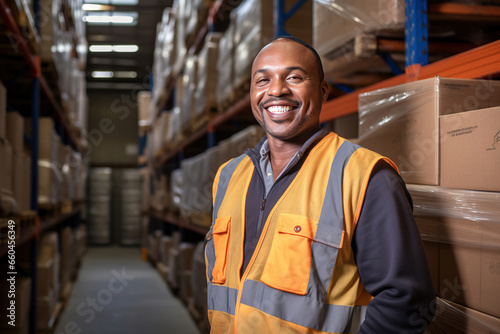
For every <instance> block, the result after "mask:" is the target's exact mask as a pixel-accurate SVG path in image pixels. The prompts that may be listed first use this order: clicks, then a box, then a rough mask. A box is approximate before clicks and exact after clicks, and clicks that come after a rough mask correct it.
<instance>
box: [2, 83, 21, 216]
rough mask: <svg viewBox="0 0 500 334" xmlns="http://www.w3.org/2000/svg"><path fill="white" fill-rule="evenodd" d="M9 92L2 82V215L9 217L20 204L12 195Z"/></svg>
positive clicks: (16, 210)
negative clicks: (8, 127) (8, 135)
mask: <svg viewBox="0 0 500 334" xmlns="http://www.w3.org/2000/svg"><path fill="white" fill-rule="evenodd" d="M6 123H7V90H6V89H5V86H4V85H3V84H2V83H1V82H0V160H1V161H2V163H1V164H0V215H1V216H8V215H12V214H16V213H17V212H18V210H19V209H18V204H17V202H16V199H15V198H14V194H13V193H12V190H13V188H12V179H13V175H12V167H13V160H12V159H13V152H12V145H11V143H10V142H9V140H8V139H7V129H6V126H7V124H6Z"/></svg>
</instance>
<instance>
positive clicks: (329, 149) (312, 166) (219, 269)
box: [205, 133, 397, 333]
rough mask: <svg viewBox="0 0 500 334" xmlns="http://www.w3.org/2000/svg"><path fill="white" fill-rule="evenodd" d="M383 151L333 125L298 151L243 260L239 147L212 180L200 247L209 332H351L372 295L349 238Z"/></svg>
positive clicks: (244, 186) (243, 183) (243, 177)
mask: <svg viewBox="0 0 500 334" xmlns="http://www.w3.org/2000/svg"><path fill="white" fill-rule="evenodd" d="M380 160H385V161H387V162H388V163H389V164H390V165H391V166H393V167H394V168H395V169H396V170H397V168H396V166H395V165H394V163H393V162H392V161H390V160H389V159H387V158H384V157H382V156H380V155H378V154H377V153H374V152H372V151H369V150H367V149H364V148H361V147H359V146H358V145H355V144H353V143H351V142H349V141H347V140H345V139H343V138H341V137H339V136H337V135H336V134H334V133H330V134H328V135H327V136H325V137H324V138H323V139H322V140H321V141H320V142H319V143H318V144H316V145H315V147H313V148H312V149H311V151H310V153H309V154H308V156H307V157H306V158H305V161H304V163H303V165H302V167H301V168H300V170H299V171H298V173H297V175H296V177H295V178H294V180H293V181H292V183H291V184H290V185H289V187H288V188H287V189H286V190H285V192H284V193H283V195H282V196H281V198H280V199H279V200H278V201H277V202H276V205H275V206H274V207H273V209H272V210H271V212H270V213H269V216H268V217H267V220H266V222H265V225H264V227H263V230H262V233H261V236H260V239H259V242H258V244H257V246H256V248H255V251H254V253H253V255H252V258H251V259H250V262H249V264H248V266H247V268H246V270H245V272H244V273H243V275H242V276H241V277H240V268H241V267H242V264H243V245H244V239H243V238H244V231H245V226H244V224H245V201H246V197H247V191H248V186H249V184H250V180H251V178H252V174H253V172H254V165H253V163H252V161H251V159H250V158H249V157H248V156H246V155H242V156H240V157H238V158H236V159H233V160H231V161H229V162H227V163H226V164H224V165H222V166H221V167H220V169H219V171H218V173H217V175H216V177H215V181H214V186H213V199H214V200H213V206H214V213H213V222H212V226H211V228H210V232H209V234H208V235H207V246H206V249H205V257H206V264H207V280H208V290H207V294H208V317H209V320H210V324H211V328H212V333H325V332H328V333H356V332H357V331H358V330H359V326H360V325H361V323H362V321H363V320H364V314H365V312H366V306H367V305H368V303H369V302H370V300H371V299H372V298H373V297H372V296H371V295H370V294H369V293H368V292H367V291H366V290H365V289H364V287H363V284H362V282H361V279H360V276H359V272H358V269H357V267H356V263H355V259H354V254H353V251H352V248H351V241H352V238H353V234H354V229H355V227H356V223H357V221H358V218H359V215H360V212H361V207H362V204H363V200H364V195H365V192H366V187H367V185H368V180H369V178H370V175H371V172H372V170H373V167H374V166H375V164H376V163H377V162H378V161H380Z"/></svg>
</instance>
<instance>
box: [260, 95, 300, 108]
mask: <svg viewBox="0 0 500 334" xmlns="http://www.w3.org/2000/svg"><path fill="white" fill-rule="evenodd" d="M273 102H287V104H292V105H293V106H295V107H298V106H300V103H299V102H297V101H295V100H292V99H289V98H286V97H271V98H269V99H267V100H265V101H262V102H261V103H259V107H260V108H261V109H264V106H265V105H266V104H268V103H273Z"/></svg>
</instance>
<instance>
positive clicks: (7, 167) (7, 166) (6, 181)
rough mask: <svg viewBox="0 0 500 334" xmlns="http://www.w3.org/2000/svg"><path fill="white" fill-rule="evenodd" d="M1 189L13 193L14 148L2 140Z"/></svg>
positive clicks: (0, 144)
mask: <svg viewBox="0 0 500 334" xmlns="http://www.w3.org/2000/svg"><path fill="white" fill-rule="evenodd" d="M0 161H2V163H1V164H0V188H1V189H6V190H7V191H9V192H12V146H11V145H10V143H9V141H8V140H7V139H5V138H0Z"/></svg>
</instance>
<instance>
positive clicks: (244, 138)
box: [224, 125, 266, 162]
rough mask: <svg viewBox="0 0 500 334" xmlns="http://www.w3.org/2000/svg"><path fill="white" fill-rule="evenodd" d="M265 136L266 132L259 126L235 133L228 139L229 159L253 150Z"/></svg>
mask: <svg viewBox="0 0 500 334" xmlns="http://www.w3.org/2000/svg"><path fill="white" fill-rule="evenodd" d="M265 135H266V132H265V131H264V129H262V127H261V126H259V125H254V126H249V127H248V128H246V129H244V130H241V131H240V132H238V133H235V134H234V135H232V136H231V137H230V138H229V142H230V144H229V147H230V151H229V152H230V153H229V154H230V155H229V158H236V157H237V156H239V155H240V154H243V153H245V151H246V150H247V149H249V148H254V147H255V146H257V144H258V143H259V141H260V140H261V139H262V138H263V137H264V136H265ZM224 162H225V161H224Z"/></svg>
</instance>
